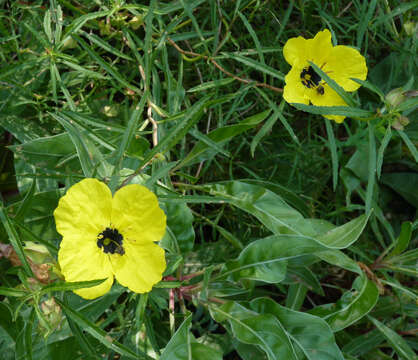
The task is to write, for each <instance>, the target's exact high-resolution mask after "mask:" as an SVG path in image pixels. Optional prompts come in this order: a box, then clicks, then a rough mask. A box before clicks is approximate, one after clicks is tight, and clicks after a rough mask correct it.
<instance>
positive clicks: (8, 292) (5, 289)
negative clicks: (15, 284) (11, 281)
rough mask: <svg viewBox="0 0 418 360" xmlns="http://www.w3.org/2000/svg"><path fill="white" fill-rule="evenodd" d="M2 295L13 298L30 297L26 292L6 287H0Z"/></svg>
mask: <svg viewBox="0 0 418 360" xmlns="http://www.w3.org/2000/svg"><path fill="white" fill-rule="evenodd" d="M0 295H3V296H13V297H22V296H26V295H28V293H27V292H26V291H25V290H20V289H15V288H8V287H4V286H0Z"/></svg>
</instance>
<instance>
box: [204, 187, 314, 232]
mask: <svg viewBox="0 0 418 360" xmlns="http://www.w3.org/2000/svg"><path fill="white" fill-rule="evenodd" d="M204 189H205V190H206V191H208V192H209V193H210V194H211V195H214V196H220V197H222V198H224V199H227V200H226V201H227V202H228V203H230V204H231V205H234V206H236V207H238V208H240V209H241V210H244V211H246V212H248V213H249V214H251V215H253V216H255V217H256V218H257V219H258V220H260V221H261V222H262V223H263V224H264V226H266V227H267V228H268V229H269V230H270V231H272V232H273V233H276V234H281V233H293V234H298V235H313V234H314V230H313V229H312V228H311V226H310V225H309V224H307V223H304V218H303V216H302V215H301V214H300V213H299V212H298V211H296V210H295V209H293V208H292V207H290V206H289V205H288V204H287V203H286V202H285V201H284V200H283V199H282V198H281V197H280V196H279V195H277V194H275V193H273V192H272V191H270V190H267V189H265V188H263V187H261V186H257V185H252V184H246V183H243V182H240V181H227V182H222V183H217V184H212V185H204Z"/></svg>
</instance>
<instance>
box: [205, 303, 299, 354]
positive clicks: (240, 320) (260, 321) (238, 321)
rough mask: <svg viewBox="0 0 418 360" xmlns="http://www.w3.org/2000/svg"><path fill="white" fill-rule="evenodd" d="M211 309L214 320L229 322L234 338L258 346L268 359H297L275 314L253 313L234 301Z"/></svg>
mask: <svg viewBox="0 0 418 360" xmlns="http://www.w3.org/2000/svg"><path fill="white" fill-rule="evenodd" d="M211 311H212V316H214V318H215V320H216V321H219V322H222V321H225V320H227V321H228V322H229V323H230V325H231V329H232V333H233V335H234V337H235V338H237V339H238V340H239V341H240V342H243V343H245V344H252V345H257V346H259V347H260V348H261V349H262V350H263V351H264V352H265V353H266V354H267V357H268V359H269V360H281V359H288V360H297V359H298V357H297V356H296V353H295V350H294V348H293V345H292V343H291V341H290V339H289V337H288V335H287V333H286V331H285V329H284V328H283V325H282V324H281V323H280V322H279V321H278V320H277V318H276V317H275V316H273V315H271V314H262V315H260V314H257V313H254V312H252V311H250V310H248V309H246V308H244V307H243V306H241V305H239V304H237V303H235V302H229V303H226V304H224V305H222V306H221V307H211Z"/></svg>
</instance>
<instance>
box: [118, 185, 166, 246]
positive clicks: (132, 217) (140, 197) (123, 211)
mask: <svg viewBox="0 0 418 360" xmlns="http://www.w3.org/2000/svg"><path fill="white" fill-rule="evenodd" d="M111 220H112V225H113V226H114V227H115V228H116V229H117V230H118V231H119V232H120V233H121V234H122V235H123V237H124V238H125V237H127V238H132V239H137V241H138V242H140V243H147V242H148V243H149V242H153V241H159V240H161V238H162V237H163V236H164V233H165V226H166V216H165V214H164V211H162V210H161V209H160V207H159V205H158V200H157V197H156V196H155V195H154V193H153V192H151V191H150V190H148V189H147V188H146V187H145V186H142V185H138V184H131V185H127V186H124V187H123V188H121V189H119V190H118V191H117V192H116V193H115V196H114V197H113V203H112V216H111Z"/></svg>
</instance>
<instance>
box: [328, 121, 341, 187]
mask: <svg viewBox="0 0 418 360" xmlns="http://www.w3.org/2000/svg"><path fill="white" fill-rule="evenodd" d="M325 127H326V128H327V135H328V147H329V149H330V151H331V162H332V188H333V190H334V191H335V189H336V188H337V184H338V154H337V144H336V142H335V136H334V130H333V129H332V124H331V121H330V120H328V119H325Z"/></svg>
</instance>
